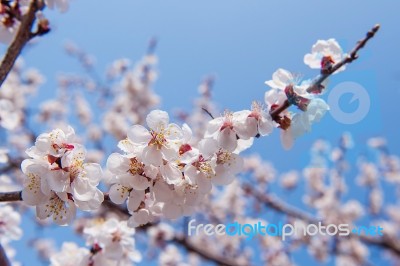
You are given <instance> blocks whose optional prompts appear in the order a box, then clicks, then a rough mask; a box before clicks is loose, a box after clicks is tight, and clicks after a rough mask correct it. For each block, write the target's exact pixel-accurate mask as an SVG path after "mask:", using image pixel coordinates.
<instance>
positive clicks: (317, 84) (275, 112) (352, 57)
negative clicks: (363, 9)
mask: <svg viewBox="0 0 400 266" xmlns="http://www.w3.org/2000/svg"><path fill="white" fill-rule="evenodd" d="M379 28H380V25H379V24H376V25H375V26H374V27H373V28H372V29H371V30H370V31H368V32H367V35H366V36H365V37H364V38H363V39H361V40H360V41H358V42H357V45H356V46H355V47H354V48H353V50H352V51H351V52H350V53H349V54H348V55H347V56H346V57H345V58H344V59H343V60H342V61H340V62H338V63H336V64H335V65H333V66H332V68H330V69H328V70H327V71H326V72H325V73H322V74H321V75H320V76H319V78H318V79H316V80H315V81H314V82H313V83H312V84H310V86H309V87H308V88H307V92H309V93H313V92H315V91H317V90H319V89H320V88H321V84H322V82H324V81H325V80H326V79H327V78H328V77H329V76H330V75H332V74H333V73H335V72H336V71H337V70H338V69H339V68H341V67H342V66H344V65H346V64H350V63H351V62H353V61H354V60H356V59H357V58H358V54H357V53H358V51H359V50H361V48H363V47H364V46H365V44H366V43H367V42H368V41H369V40H370V39H371V38H373V37H374V36H375V34H376V33H377V32H378V30H379ZM290 105H291V104H290V103H289V101H288V100H285V101H284V102H283V104H282V105H281V106H279V107H278V108H276V109H274V110H272V111H271V112H270V115H271V117H272V119H273V120H276V119H277V118H278V117H279V114H280V113H282V112H283V111H285V110H286V109H287V108H289V107H290Z"/></svg>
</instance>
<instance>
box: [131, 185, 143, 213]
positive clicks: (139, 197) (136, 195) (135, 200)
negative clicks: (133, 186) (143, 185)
mask: <svg viewBox="0 0 400 266" xmlns="http://www.w3.org/2000/svg"><path fill="white" fill-rule="evenodd" d="M144 196H145V194H144V191H143V190H141V191H137V190H132V191H131V193H130V194H129V198H128V205H127V207H128V210H129V211H131V212H134V211H136V209H137V208H138V207H139V205H140V203H141V202H142V201H143V200H144Z"/></svg>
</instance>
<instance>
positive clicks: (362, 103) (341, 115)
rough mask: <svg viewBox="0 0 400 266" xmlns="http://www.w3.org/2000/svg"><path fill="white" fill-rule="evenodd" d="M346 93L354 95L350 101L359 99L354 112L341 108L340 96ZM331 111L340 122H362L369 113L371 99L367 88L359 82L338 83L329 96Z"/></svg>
mask: <svg viewBox="0 0 400 266" xmlns="http://www.w3.org/2000/svg"><path fill="white" fill-rule="evenodd" d="M344 94H351V95H352V96H353V97H352V98H351V100H350V103H352V102H354V101H357V100H358V108H357V109H356V110H354V111H353V112H345V111H343V110H342V109H341V108H340V104H339V101H340V98H341V97H342V96H343V95H344ZM328 104H329V107H330V113H331V115H332V116H333V118H334V119H335V120H336V121H338V122H339V123H343V124H348V125H350V124H355V123H358V122H360V121H361V120H363V119H364V118H365V116H366V115H367V114H368V112H369V109H370V105H371V100H370V98H369V94H368V92H367V90H366V89H365V88H364V87H363V86H361V85H360V84H358V83H355V82H351V81H346V82H342V83H339V84H338V85H336V86H335V87H334V88H333V89H332V90H331V92H330V93H329V96H328Z"/></svg>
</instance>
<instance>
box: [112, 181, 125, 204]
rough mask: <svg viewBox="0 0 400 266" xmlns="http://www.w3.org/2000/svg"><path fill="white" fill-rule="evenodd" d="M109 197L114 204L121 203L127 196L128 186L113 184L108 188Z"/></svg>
mask: <svg viewBox="0 0 400 266" xmlns="http://www.w3.org/2000/svg"><path fill="white" fill-rule="evenodd" d="M109 195H110V199H111V201H112V202H114V203H115V204H122V203H124V202H125V200H126V199H127V198H128V195H129V188H128V187H124V186H122V185H120V184H114V185H112V186H111V188H110V192H109Z"/></svg>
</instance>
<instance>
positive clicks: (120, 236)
mask: <svg viewBox="0 0 400 266" xmlns="http://www.w3.org/2000/svg"><path fill="white" fill-rule="evenodd" d="M83 234H84V236H85V238H86V245H87V246H88V247H90V249H88V248H85V247H78V246H77V245H76V244H75V243H72V242H65V243H64V244H63V246H62V249H61V251H60V252H58V253H55V254H53V255H52V256H51V257H50V262H51V266H69V265H71V266H72V265H73V266H87V265H95V266H102V265H104V266H110V265H118V266H124V265H126V266H128V265H133V263H135V262H140V261H141V259H142V257H141V255H140V253H139V252H138V251H137V250H136V249H135V240H134V239H133V235H134V234H135V229H133V228H130V227H128V226H127V224H126V221H118V220H117V219H115V218H110V219H108V220H106V221H104V220H94V221H93V222H92V223H91V224H89V225H88V226H86V227H85V228H84V230H83Z"/></svg>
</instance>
